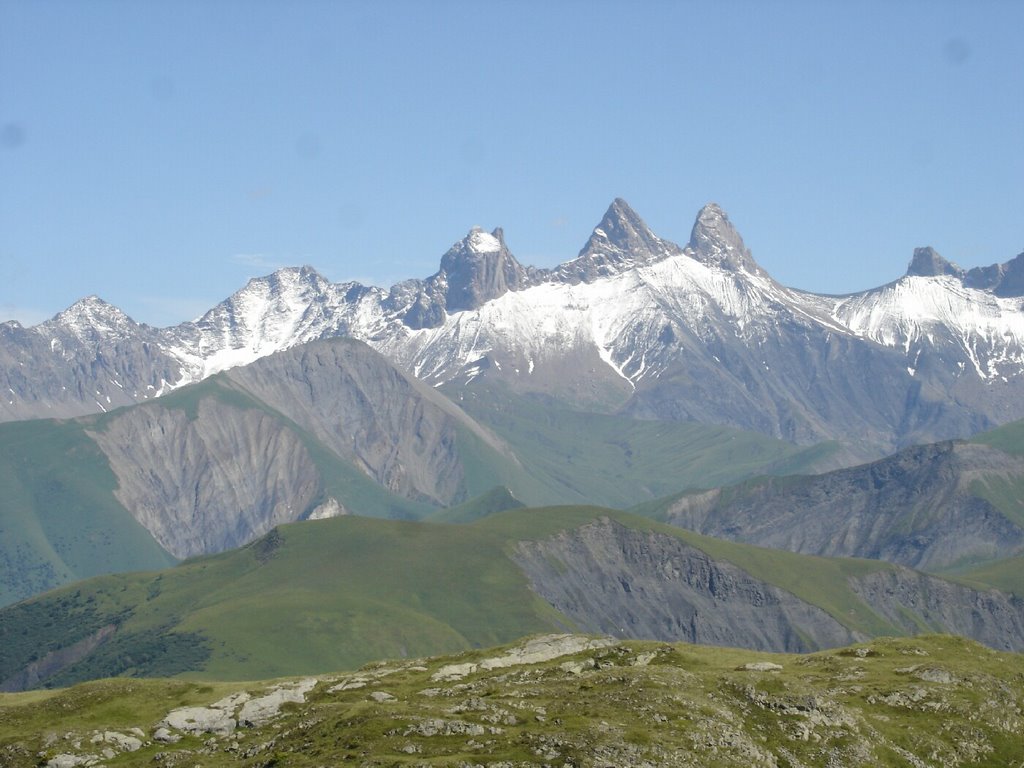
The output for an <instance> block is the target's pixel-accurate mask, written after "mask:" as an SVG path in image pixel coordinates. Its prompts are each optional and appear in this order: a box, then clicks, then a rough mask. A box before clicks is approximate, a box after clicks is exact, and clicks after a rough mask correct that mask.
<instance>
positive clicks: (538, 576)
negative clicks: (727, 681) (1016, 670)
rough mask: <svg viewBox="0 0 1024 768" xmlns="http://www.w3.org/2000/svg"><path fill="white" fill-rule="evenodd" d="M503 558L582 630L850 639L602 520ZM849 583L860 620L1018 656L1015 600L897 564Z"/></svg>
mask: <svg viewBox="0 0 1024 768" xmlns="http://www.w3.org/2000/svg"><path fill="white" fill-rule="evenodd" d="M513 558H514V559H515V561H516V562H517V563H519V565H520V567H522V568H523V570H524V572H525V573H526V575H527V578H528V579H529V581H530V584H531V587H532V588H533V590H534V591H535V592H537V594H539V595H540V596H541V597H543V598H544V599H545V600H546V601H547V602H549V603H550V604H551V605H552V606H554V607H555V608H556V609H558V610H559V611H561V612H562V613H564V614H565V615H567V616H568V617H569V618H570V619H571V620H572V621H573V622H575V623H576V624H577V626H578V627H579V628H581V629H585V630H586V631H590V632H602V633H606V634H610V635H614V636H618V637H629V638H639V637H644V638H653V639H658V640H683V641H686V642H691V643H702V644H709V645H728V646H739V647H744V648H753V649H758V650H765V651H787V652H793V651H797V649H803V650H813V649H818V648H828V647H834V646H837V645H843V644H847V643H850V642H854V641H855V640H857V639H858V636H857V635H856V634H855V633H853V632H852V631H851V630H849V629H847V628H846V627H844V626H843V625H841V624H840V623H839V622H838V621H837V620H836V619H835V618H833V617H832V616H831V615H829V614H828V613H826V612H825V611H823V610H822V609H820V608H817V607H816V606H813V605H810V604H808V603H805V602H803V601H802V600H800V599H799V598H797V597H796V596H795V595H793V594H792V593H789V592H786V591H784V590H782V589H780V588H778V587H775V586H772V585H769V584H766V583H764V582H762V581H759V580H758V579H756V578H753V577H752V576H750V575H749V574H748V573H746V572H745V571H743V570H742V569H741V568H739V567H737V566H735V565H733V564H732V563H729V562H727V561H724V560H715V559H714V558H712V557H710V556H709V555H707V554H706V553H705V552H702V551H701V550H698V549H696V548H694V547H691V546H689V545H687V544H685V543H683V542H681V541H680V540H678V539H676V538H674V537H671V536H666V535H663V534H657V533H654V532H644V531H638V530H636V529H631V528H626V527H624V526H622V525H620V524H618V523H616V522H613V521H610V520H608V519H603V520H599V521H596V522H594V523H591V524H589V525H586V526H584V527H582V528H578V529H575V530H571V531H567V532H563V533H560V534H557V535H555V536H553V537H551V538H548V539H545V540H543V541H533V542H529V541H527V542H520V543H519V544H518V545H517V547H516V550H515V552H514V554H513ZM848 583H849V585H850V588H851V590H852V592H853V593H854V594H855V595H857V596H858V597H860V598H861V600H863V601H864V603H865V604H866V606H867V607H868V608H869V609H870V610H871V611H873V612H874V613H876V614H877V615H879V616H881V617H883V618H884V619H886V620H887V621H888V622H890V623H891V625H892V626H894V627H897V628H899V629H900V630H902V631H905V632H907V633H909V634H916V633H919V632H922V631H926V632H927V631H933V632H945V633H955V634H960V635H964V636H966V637H970V638H972V639H974V640H978V641H979V642H982V643H985V644H986V645H988V646H990V647H992V648H998V649H1004V650H1020V649H1021V648H1022V647H1024V600H1021V599H1020V598H1017V597H1013V596H1011V595H1007V594H1004V593H1001V592H998V591H996V590H989V591H978V590H974V589H971V588H969V587H965V586H962V585H959V584H954V583H952V582H948V581H945V580H943V579H940V578H937V577H934V576H928V575H926V574H923V573H919V572H916V571H912V570H910V569H907V568H901V567H898V566H897V567H889V568H885V569H880V570H879V571H876V572H872V573H869V574H866V575H860V576H854V577H850V578H849V580H848ZM860 639H863V638H860Z"/></svg>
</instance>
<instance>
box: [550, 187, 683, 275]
mask: <svg viewBox="0 0 1024 768" xmlns="http://www.w3.org/2000/svg"><path fill="white" fill-rule="evenodd" d="M682 250H683V249H682V248H680V247H679V246H678V245H676V244H675V243H672V242H669V241H668V240H662V239H661V238H660V237H658V236H657V235H655V234H654V233H653V232H652V231H651V229H650V227H648V226H647V224H646V223H645V222H644V220H643V219H641V218H640V216H639V215H637V213H636V211H634V210H633V209H632V208H630V207H629V204H628V203H627V202H626V201H625V200H623V199H622V198H615V200H614V201H613V202H612V204H611V205H610V206H608V210H607V211H605V214H604V216H603V217H602V219H601V221H600V223H599V224H598V225H597V226H596V227H594V231H593V232H592V233H591V235H590V238H589V239H588V240H587V242H586V244H585V245H584V246H583V248H582V249H581V250H580V252H579V255H578V256H577V257H576V258H575V259H573V260H572V261H568V262H566V263H565V264H562V265H561V266H559V267H557V268H556V269H555V270H554V271H553V273H552V274H553V275H554V276H555V277H556V278H557V279H559V280H564V281H567V282H570V283H579V282H584V283H590V282H593V281H594V280H597V279H599V278H602V277H609V276H611V275H617V274H619V273H621V272H624V271H626V270H629V269H634V268H635V267H638V266H643V265H645V264H653V263H654V262H657V261H660V260H662V259H667V258H669V257H670V256H678V255H679V254H681V253H682Z"/></svg>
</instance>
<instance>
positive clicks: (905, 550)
mask: <svg viewBox="0 0 1024 768" xmlns="http://www.w3.org/2000/svg"><path fill="white" fill-rule="evenodd" d="M1022 477H1024V458H1022V457H1021V456H1019V455H1011V454H1008V453H1006V452H1004V451H1002V450H999V449H997V448H994V447H990V446H987V445H980V444H969V443H954V442H945V443H938V444H932V445H923V446H915V447H912V448H908V449H905V450H903V451H900V452H899V453H897V454H895V455H893V456H890V457H888V458H885V459H882V460H880V461H877V462H874V463H872V464H868V465H862V466H857V467H852V468H849V469H841V470H836V471H833V472H828V473H825V474H822V475H816V476H805V477H788V478H774V479H768V478H766V479H761V480H755V481H750V482H747V483H742V484H740V485H738V486H732V487H727V488H719V489H715V490H711V491H702V492H694V493H687V494H683V495H682V496H680V497H678V498H676V499H675V500H673V501H671V502H669V503H666V504H665V506H664V509H663V510H662V511H661V512H660V514H659V515H658V516H659V517H660V518H661V519H664V520H666V521H668V522H671V523H672V524H674V525H679V526H681V527H684V528H687V529H690V530H694V531H698V532H700V533H703V534H706V535H708V536H716V537H720V538H727V539H732V540H735V541H742V542H746V543H749V544H757V545H759V546H764V547H773V548H776V549H785V550H789V551H791V552H802V553H805V554H813V555H825V556H842V557H866V558H871V559H880V560H888V561H890V562H894V563H900V564H903V565H907V566H910V567H913V568H922V569H926V570H937V569H942V568H946V567H949V566H951V565H955V564H957V563H962V562H971V561H980V560H995V559H1001V558H1005V557H1010V556H1012V555H1016V554H1019V553H1020V552H1021V551H1024V525H1022V524H1024V519H1022V518H1021V516H1020V515H1019V513H1017V510H1015V509H1014V508H1005V509H999V508H998V507H997V506H996V504H995V503H994V500H995V499H996V498H997V497H996V496H995V495H993V494H992V493H991V488H990V486H992V488H995V487H999V486H1000V485H1001V484H1005V483H1008V482H1009V483H1012V482H1014V480H1015V479H1017V480H1019V479H1020V478H1022ZM993 484H995V485H993Z"/></svg>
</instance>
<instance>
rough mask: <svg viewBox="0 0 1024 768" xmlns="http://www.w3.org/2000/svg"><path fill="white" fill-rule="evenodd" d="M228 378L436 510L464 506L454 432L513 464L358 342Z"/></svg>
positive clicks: (493, 442)
mask: <svg viewBox="0 0 1024 768" xmlns="http://www.w3.org/2000/svg"><path fill="white" fill-rule="evenodd" d="M227 378H228V379H229V380H230V381H232V382H234V383H236V384H238V385H240V386H241V387H242V388H244V389H245V391H247V392H249V393H250V394H252V395H253V396H254V397H256V398H257V399H258V400H259V401H260V402H262V403H265V404H267V405H269V406H270V407H271V408H273V409H274V410H276V411H278V412H279V413H281V414H284V415H285V416H287V417H288V418H289V419H291V420H292V421H294V422H295V423H296V424H298V425H299V426H301V427H302V428H303V429H305V430H306V431H308V432H310V433H311V434H313V435H315V436H316V437H317V439H318V440H319V441H320V442H321V443H322V444H323V445H325V446H326V447H328V448H329V449H331V450H332V451H333V452H334V453H335V454H337V455H338V456H340V457H341V458H342V459H344V460H346V461H348V462H351V463H352V464H354V465H355V466H357V467H358V468H359V469H360V470H361V471H363V472H364V473H365V474H366V475H368V476H369V477H371V478H373V479H374V480H375V481H376V482H377V483H379V484H380V485H382V486H384V488H386V489H387V490H388V491H390V492H392V493H395V494H397V495H398V496H402V497H404V498H409V499H413V500H417V501H423V502H426V503H429V504H434V505H438V506H448V505H450V504H452V503H458V502H460V501H464V500H465V499H466V485H465V473H464V470H463V464H462V458H461V457H460V456H459V451H458V446H457V439H458V430H459V429H460V428H461V429H464V430H466V431H468V432H471V433H472V434H473V435H475V436H476V437H477V438H479V439H480V440H481V441H482V442H483V443H484V444H485V445H487V446H489V447H490V448H491V449H493V450H494V451H497V452H504V453H505V454H506V455H507V459H508V461H509V462H511V463H515V462H516V459H515V458H514V457H513V456H512V455H511V454H510V453H509V452H507V450H506V448H505V447H504V445H503V444H502V443H501V441H499V440H498V439H497V438H496V437H495V436H494V435H493V434H491V433H490V432H488V431H486V430H485V429H484V428H482V427H481V426H479V425H478V424H476V423H475V422H474V421H473V420H472V419H470V418H469V417H468V416H466V415H465V414H464V413H463V412H462V411H461V410H459V409H458V408H457V407H456V406H455V405H453V404H452V403H451V402H450V401H448V400H447V399H446V398H444V397H442V396H441V395H439V394H438V393H437V392H436V391H435V390H434V389H432V388H431V387H428V386H426V385H424V384H423V383H421V382H419V381H417V380H416V379H414V378H413V377H411V376H409V375H408V374H405V373H403V372H401V371H400V370H398V369H397V368H395V367H394V366H393V365H391V364H389V363H388V362H387V361H386V360H385V359H384V358H382V357H381V356H380V355H379V354H377V353H376V352H374V351H373V350H372V349H370V348H369V347H367V346H366V345H365V344H362V343H361V342H356V341H353V340H350V339H334V340H331V341H325V342H316V343H313V344H307V345H303V346H302V347H299V348H295V349H291V350H288V351H286V352H283V353H279V354H277V355H273V356H271V357H267V358H263V359H260V360H258V361H257V362H256V363H253V364H252V365H248V366H243V367H239V368H234V369H232V370H231V371H229V372H228V373H227Z"/></svg>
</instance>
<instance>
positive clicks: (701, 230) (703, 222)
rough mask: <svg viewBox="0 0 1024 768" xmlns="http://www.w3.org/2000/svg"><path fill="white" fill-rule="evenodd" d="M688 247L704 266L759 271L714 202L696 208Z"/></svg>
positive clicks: (738, 235) (725, 216) (726, 217)
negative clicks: (698, 211)
mask: <svg viewBox="0 0 1024 768" xmlns="http://www.w3.org/2000/svg"><path fill="white" fill-rule="evenodd" d="M687 248H688V250H690V251H691V252H692V255H693V257H694V258H695V259H697V261H700V262H702V263H703V264H707V265H708V266H713V267H720V268H722V269H727V270H729V271H732V272H735V271H738V270H741V269H742V270H744V271H746V272H754V273H757V272H760V271H761V268H760V267H758V265H757V263H756V262H755V261H754V259H753V257H752V256H751V255H750V251H748V250H747V247H746V246H745V245H744V244H743V238H742V237H740V233H739V232H737V231H736V228H735V227H734V226H733V225H732V222H731V221H729V216H728V215H727V214H726V213H725V211H723V210H722V209H721V207H719V205H718V204H717V203H708V204H707V205H705V206H704V207H703V208H701V209H700V213H698V214H697V220H696V221H695V222H694V224H693V230H692V231H691V232H690V242H689V245H688V246H687Z"/></svg>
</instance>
